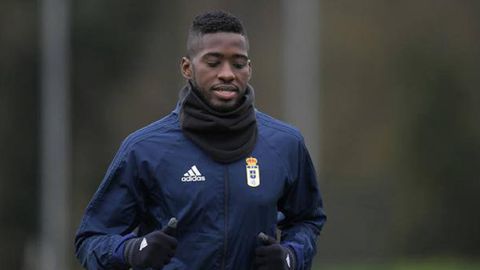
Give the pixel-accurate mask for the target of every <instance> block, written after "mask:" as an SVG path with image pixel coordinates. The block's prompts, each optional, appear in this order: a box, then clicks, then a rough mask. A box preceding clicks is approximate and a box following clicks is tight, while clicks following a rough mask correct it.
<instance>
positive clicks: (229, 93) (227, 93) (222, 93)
mask: <svg viewBox="0 0 480 270" xmlns="http://www.w3.org/2000/svg"><path fill="white" fill-rule="evenodd" d="M212 90H213V93H214V95H215V96H216V97H217V98H219V99H223V100H231V99H233V98H235V97H237V95H238V89H237V87H235V86H234V85H217V86H215V87H213V89H212Z"/></svg>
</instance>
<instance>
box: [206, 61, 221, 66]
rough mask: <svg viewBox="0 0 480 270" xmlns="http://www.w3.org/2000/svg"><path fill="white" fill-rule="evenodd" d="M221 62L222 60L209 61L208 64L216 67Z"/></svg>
mask: <svg viewBox="0 0 480 270" xmlns="http://www.w3.org/2000/svg"><path fill="white" fill-rule="evenodd" d="M219 64H220V62H218V61H215V62H207V65H208V66H209V67H216V66H218V65H219Z"/></svg>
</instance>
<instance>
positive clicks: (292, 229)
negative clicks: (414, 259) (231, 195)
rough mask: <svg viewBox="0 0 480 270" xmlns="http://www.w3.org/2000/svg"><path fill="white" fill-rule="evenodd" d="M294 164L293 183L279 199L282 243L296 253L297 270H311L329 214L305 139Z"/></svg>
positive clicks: (279, 224) (299, 146) (279, 225)
mask: <svg viewBox="0 0 480 270" xmlns="http://www.w3.org/2000/svg"><path fill="white" fill-rule="evenodd" d="M297 153H298V156H296V161H295V162H292V163H293V164H294V165H293V166H292V169H293V174H292V178H293V179H292V182H291V183H289V185H288V187H287V189H286V191H285V193H284V195H283V196H282V198H281V199H280V200H279V203H278V209H279V211H280V212H281V213H282V214H283V215H284V219H283V220H282V221H280V222H279V223H278V227H279V229H280V230H281V231H282V234H281V244H282V245H283V246H286V247H288V248H290V249H292V250H293V252H294V254H295V256H296V268H295V269H296V270H306V269H310V268H311V265H312V259H313V256H314V255H315V253H316V243H315V241H316V238H317V236H318V235H319V234H320V230H321V229H322V227H323V225H324V223H325V221H326V215H325V214H324V211H323V203H322V198H321V195H320V191H319V188H318V184H317V179H316V174H315V169H314V166H313V164H312V160H311V158H310V155H309V153H308V151H307V149H306V147H305V144H304V142H303V140H302V141H301V142H300V143H299V145H298V148H297Z"/></svg>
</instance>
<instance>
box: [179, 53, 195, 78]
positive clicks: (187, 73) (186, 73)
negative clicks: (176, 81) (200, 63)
mask: <svg viewBox="0 0 480 270" xmlns="http://www.w3.org/2000/svg"><path fill="white" fill-rule="evenodd" d="M180 72H182V76H183V77H184V78H185V79H187V80H190V79H192V74H193V71H192V62H191V60H190V59H188V58H187V57H185V56H184V57H182V62H181V63H180Z"/></svg>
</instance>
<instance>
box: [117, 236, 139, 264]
mask: <svg viewBox="0 0 480 270" xmlns="http://www.w3.org/2000/svg"><path fill="white" fill-rule="evenodd" d="M135 237H137V236H136V235H135V234H134V233H129V234H127V235H125V236H122V238H120V240H119V242H118V244H117V246H116V247H115V248H114V249H113V253H112V262H113V263H114V265H119V266H128V265H127V262H126V260H125V256H124V251H125V243H126V242H127V241H128V240H130V239H132V238H135Z"/></svg>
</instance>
